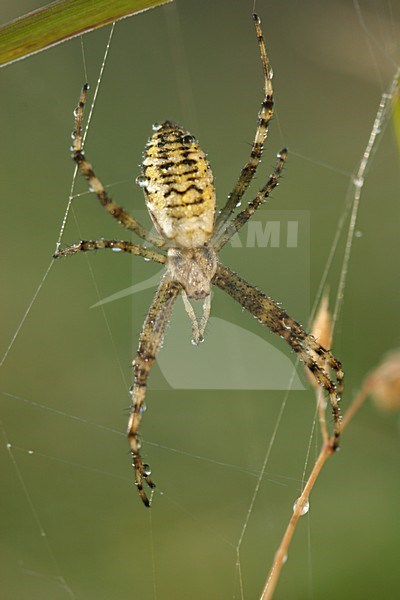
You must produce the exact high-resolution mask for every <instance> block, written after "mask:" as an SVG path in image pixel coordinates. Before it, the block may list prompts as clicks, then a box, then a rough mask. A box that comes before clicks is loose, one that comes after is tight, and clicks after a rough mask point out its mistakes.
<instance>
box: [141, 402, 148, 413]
mask: <svg viewBox="0 0 400 600" xmlns="http://www.w3.org/2000/svg"><path fill="white" fill-rule="evenodd" d="M146 410H147V405H146V403H145V402H142V404H141V405H140V407H139V413H140V414H141V415H142V414H143V413H145V412H146Z"/></svg>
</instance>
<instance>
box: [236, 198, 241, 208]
mask: <svg viewBox="0 0 400 600" xmlns="http://www.w3.org/2000/svg"><path fill="white" fill-rule="evenodd" d="M239 206H242V203H241V202H240V200H239V202H236V208H239Z"/></svg>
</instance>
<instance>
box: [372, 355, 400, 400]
mask: <svg viewBox="0 0 400 600" xmlns="http://www.w3.org/2000/svg"><path fill="white" fill-rule="evenodd" d="M366 385H367V388H368V391H369V393H370V394H371V395H372V398H373V401H374V402H375V404H376V405H377V406H378V408H381V409H382V410H399V409H400V352H396V353H394V354H391V355H389V356H388V357H387V358H386V360H384V361H383V363H382V364H381V365H380V366H379V367H378V368H377V369H376V370H375V371H373V372H372V373H371V375H369V376H368V378H367V382H366Z"/></svg>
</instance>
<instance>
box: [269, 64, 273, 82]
mask: <svg viewBox="0 0 400 600" xmlns="http://www.w3.org/2000/svg"><path fill="white" fill-rule="evenodd" d="M273 76H274V70H273V68H272V67H270V68H269V78H270V79H272V78H273Z"/></svg>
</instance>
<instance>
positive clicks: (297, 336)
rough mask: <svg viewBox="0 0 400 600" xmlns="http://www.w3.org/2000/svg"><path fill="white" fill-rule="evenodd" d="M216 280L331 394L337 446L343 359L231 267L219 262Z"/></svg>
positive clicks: (216, 283)
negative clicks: (328, 369)
mask: <svg viewBox="0 0 400 600" xmlns="http://www.w3.org/2000/svg"><path fill="white" fill-rule="evenodd" d="M212 282H213V284H215V285H217V286H218V287H219V288H220V289H222V290H224V292H226V293H227V294H229V295H230V296H231V297H232V298H233V299H234V300H236V301H237V302H239V304H240V305H241V306H242V307H243V308H246V309H247V310H248V311H249V312H250V313H251V314H252V315H254V316H255V317H256V318H257V319H258V321H259V322H260V323H262V324H263V325H266V326H267V327H268V328H269V329H270V330H271V331H272V332H273V333H276V334H277V335H279V336H280V337H282V338H283V339H284V340H286V342H287V343H288V344H289V346H290V347H291V348H292V349H293V350H294V351H295V352H296V354H297V355H298V357H299V359H300V360H301V361H302V362H303V363H304V364H305V365H306V366H307V367H308V369H309V370H310V371H311V372H312V373H313V375H314V377H315V379H316V380H317V381H318V383H319V384H320V385H322V386H323V387H324V388H325V389H326V391H327V392H328V394H329V398H330V402H331V407H332V413H333V419H334V442H333V448H334V449H336V448H337V447H338V444H339V437H340V411H339V401H340V396H339V393H340V392H341V390H342V389H343V370H342V365H341V363H340V362H339V361H338V360H337V359H336V358H335V357H334V356H333V355H332V354H331V352H330V351H329V350H326V349H325V348H323V347H322V346H321V345H320V344H318V342H317V341H316V339H315V338H314V337H313V336H312V335H310V334H308V333H307V332H306V331H304V329H303V328H302V327H301V325H300V324H299V323H297V321H295V320H294V319H292V317H290V316H289V315H288V314H287V313H286V312H285V311H284V310H283V309H282V308H281V307H280V306H279V305H278V304H277V303H276V302H274V300H272V299H271V298H269V297H268V296H267V295H266V294H264V293H262V292H260V291H259V290H258V289H257V288H255V287H253V286H252V285H250V284H249V283H248V282H247V281H245V280H244V279H242V278H241V277H239V275H237V274H236V273H234V272H233V271H231V269H229V268H228V267H225V266H224V265H221V264H218V267H217V272H216V274H215V275H214V278H213V281H212ZM319 358H321V359H323V360H324V361H326V363H327V364H328V365H329V366H330V367H332V368H333V369H334V370H335V372H336V378H337V385H336V384H335V383H334V382H333V381H332V380H331V379H330V378H329V376H328V374H327V373H326V372H325V370H324V369H323V368H322V367H321V365H320V364H319V360H318V359H319Z"/></svg>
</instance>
